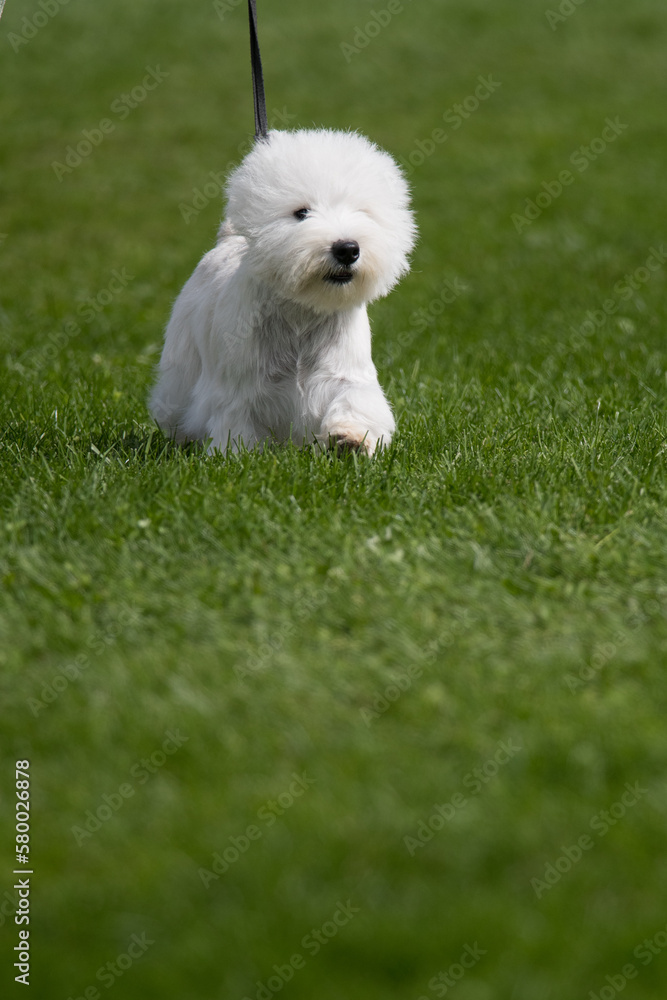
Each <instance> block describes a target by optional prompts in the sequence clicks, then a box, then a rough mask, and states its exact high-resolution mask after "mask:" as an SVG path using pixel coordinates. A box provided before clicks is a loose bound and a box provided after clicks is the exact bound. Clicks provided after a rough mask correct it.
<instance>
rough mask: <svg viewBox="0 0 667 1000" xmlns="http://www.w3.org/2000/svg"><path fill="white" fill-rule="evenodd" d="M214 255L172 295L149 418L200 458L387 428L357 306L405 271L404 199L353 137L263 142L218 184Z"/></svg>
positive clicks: (356, 436)
mask: <svg viewBox="0 0 667 1000" xmlns="http://www.w3.org/2000/svg"><path fill="white" fill-rule="evenodd" d="M227 202H228V204H227V215H226V218H225V220H224V222H223V223H222V225H221V227H220V231H219V233H218V243H217V246H216V247H215V248H214V249H213V250H211V251H210V252H209V253H207V254H206V255H205V257H204V258H203V260H202V261H201V263H200V264H199V266H198V267H197V268H196V270H195V272H194V274H193V275H192V277H191V278H190V280H189V281H188V282H187V284H186V285H185V287H184V288H183V290H182V292H181V294H180V295H179V297H178V299H177V300H176V303H175V305H174V309H173V312H172V315H171V319H170V321H169V325H168V327H167V331H166V336H165V344H164V350H163V353H162V358H161V360H160V364H159V367H158V381H157V384H156V386H155V388H154V390H153V393H152V397H151V402H150V408H151V412H152V414H153V416H154V417H155V419H156V421H157V422H158V424H159V425H160V427H161V428H162V429H163V430H164V431H165V432H166V433H167V434H169V435H170V436H171V437H173V438H174V439H175V440H176V441H180V442H183V441H193V440H194V441H196V440H202V441H203V440H209V441H210V450H215V449H222V450H224V449H225V448H227V447H228V446H229V445H231V446H232V448H234V449H236V448H238V446H239V445H240V444H241V442H242V443H243V445H245V446H246V447H247V448H251V447H253V446H255V445H261V444H262V443H264V442H268V441H287V440H290V439H291V440H292V441H294V442H295V443H297V444H299V445H301V444H303V443H304V442H312V441H314V440H317V441H320V442H322V443H323V444H324V445H331V444H336V445H338V446H341V447H347V448H354V449H364V450H365V451H366V452H368V453H369V454H370V453H372V452H373V451H374V450H375V448H376V447H377V446H378V445H379V446H384V445H387V444H388V443H389V441H390V440H391V436H392V433H393V431H394V426H395V425H394V418H393V416H392V413H391V410H390V408H389V404H388V403H387V400H386V399H385V397H384V394H383V392H382V389H381V388H380V384H379V382H378V379H377V373H376V371H375V367H374V365H373V362H372V360H371V333H370V326H369V323H368V316H367V313H366V303H367V302H371V301H372V300H373V299H376V298H378V297H380V296H382V295H386V294H387V292H388V291H389V290H390V289H391V288H392V287H393V285H395V284H396V282H397V281H398V279H399V278H400V277H401V275H402V274H404V273H405V272H406V271H407V270H408V267H409V264H408V254H409V253H410V251H411V250H412V247H413V245H414V240H415V233H416V230H415V225H414V221H413V217H412V214H411V212H410V209H409V191H408V187H407V184H406V182H405V180H404V178H403V175H402V174H401V172H400V170H399V168H398V166H397V165H396V163H395V162H394V161H393V159H392V158H391V157H390V156H389V154H388V153H385V152H383V151H382V150H380V149H378V147H377V146H375V145H373V143H371V142H370V141H369V140H368V139H366V138H364V137H363V136H361V135H358V134H356V133H351V132H333V131H328V130H299V131H295V132H274V131H272V132H269V135H268V137H267V138H266V139H263V140H259V141H257V142H256V143H255V145H254V147H253V149H252V150H251V152H250V153H248V155H247V156H246V157H245V159H244V160H243V162H242V163H241V165H240V166H239V167H238V168H237V169H236V170H235V171H234V172H233V173H232V174H231V176H230V178H229V181H228V183H227Z"/></svg>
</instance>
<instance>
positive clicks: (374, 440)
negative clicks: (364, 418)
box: [318, 424, 389, 455]
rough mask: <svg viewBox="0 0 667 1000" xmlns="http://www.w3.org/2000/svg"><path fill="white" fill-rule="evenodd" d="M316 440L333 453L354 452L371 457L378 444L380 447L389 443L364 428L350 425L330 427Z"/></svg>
mask: <svg viewBox="0 0 667 1000" xmlns="http://www.w3.org/2000/svg"><path fill="white" fill-rule="evenodd" d="M318 440H319V441H320V442H322V443H323V444H324V446H325V447H327V448H330V449H332V450H334V451H337V452H344V451H356V452H359V453H360V454H362V455H372V454H373V453H374V451H375V449H376V448H377V447H378V442H379V443H380V447H384V446H385V445H386V444H388V443H389V442H388V441H385V440H384V438H378V436H377V435H376V434H372V433H371V432H370V431H368V430H366V429H365V428H360V427H355V426H354V425H352V424H345V425H338V426H336V427H332V428H330V429H329V430H328V431H327V432H326V433H323V434H321V435H320V436H319V438H318Z"/></svg>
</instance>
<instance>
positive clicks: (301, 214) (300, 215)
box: [292, 208, 310, 222]
mask: <svg viewBox="0 0 667 1000" xmlns="http://www.w3.org/2000/svg"><path fill="white" fill-rule="evenodd" d="M309 211H310V209H309V208H297V210H296V212H293V213H292V215H293V216H294V218H295V219H298V220H299V222H303V220H304V219H305V218H306V216H307V215H308V213H309Z"/></svg>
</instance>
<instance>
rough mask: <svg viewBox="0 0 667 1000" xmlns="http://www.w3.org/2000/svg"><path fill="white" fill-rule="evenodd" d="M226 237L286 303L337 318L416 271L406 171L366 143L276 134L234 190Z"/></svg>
mask: <svg viewBox="0 0 667 1000" xmlns="http://www.w3.org/2000/svg"><path fill="white" fill-rule="evenodd" d="M227 199H228V202H227V216H226V229H227V231H229V232H234V233H237V234H238V235H241V236H244V237H245V238H246V239H247V241H248V257H247V259H248V262H249V264H250V266H251V267H252V270H253V272H254V273H256V274H257V275H258V276H259V277H261V278H262V279H263V280H265V281H266V282H268V283H269V284H271V285H272V287H274V288H275V290H276V292H277V293H278V294H280V295H282V296H283V297H285V298H287V299H291V300H292V301H295V302H299V303H301V304H302V305H306V306H309V307H310V308H312V309H315V310H316V311H318V312H324V313H329V312H335V311H337V310H339V309H345V308H350V307H352V306H358V305H361V304H362V303H365V302H370V301H372V300H373V299H376V298H379V297H380V296H382V295H386V294H387V292H388V291H389V290H390V289H391V288H392V287H393V286H394V285H395V284H396V282H397V281H398V279H399V278H400V277H401V275H402V274H404V273H405V272H406V271H407V270H408V268H409V262H408V255H409V253H410V251H411V250H412V247H413V246H414V242H415V236H416V227H415V223H414V219H413V216H412V213H411V211H410V208H409V202H410V192H409V190H408V186H407V183H406V181H405V178H404V177H403V175H402V173H401V171H400V169H399V167H398V166H397V165H396V163H395V162H394V160H393V159H392V158H391V156H389V154H388V153H385V152H383V151H382V150H381V149H379V148H378V147H377V146H375V145H374V144H373V143H372V142H370V141H369V140H368V139H366V138H365V137H364V136H361V135H358V134H357V133H354V132H333V131H329V130H325V129H322V130H320V129H318V130H305V129H304V130H299V131H295V132H275V131H274V132H269V135H268V137H267V139H265V140H261V141H259V142H257V143H255V145H254V147H253V149H252V150H251V152H250V153H248V155H247V156H246V157H245V159H244V160H243V162H242V163H241V165H240V166H239V167H237V169H236V170H235V171H234V172H233V173H232V175H231V177H230V178H229V181H228V183H227Z"/></svg>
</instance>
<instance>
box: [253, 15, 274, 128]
mask: <svg viewBox="0 0 667 1000" xmlns="http://www.w3.org/2000/svg"><path fill="white" fill-rule="evenodd" d="M248 18H249V20H250V64H251V66H252V94H253V98H254V101H255V139H266V136H267V132H268V130H269V125H268V121H267V118H266V98H265V96H264V74H263V73H262V57H261V56H260V54H259V39H258V37H257V4H256V0H248Z"/></svg>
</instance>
